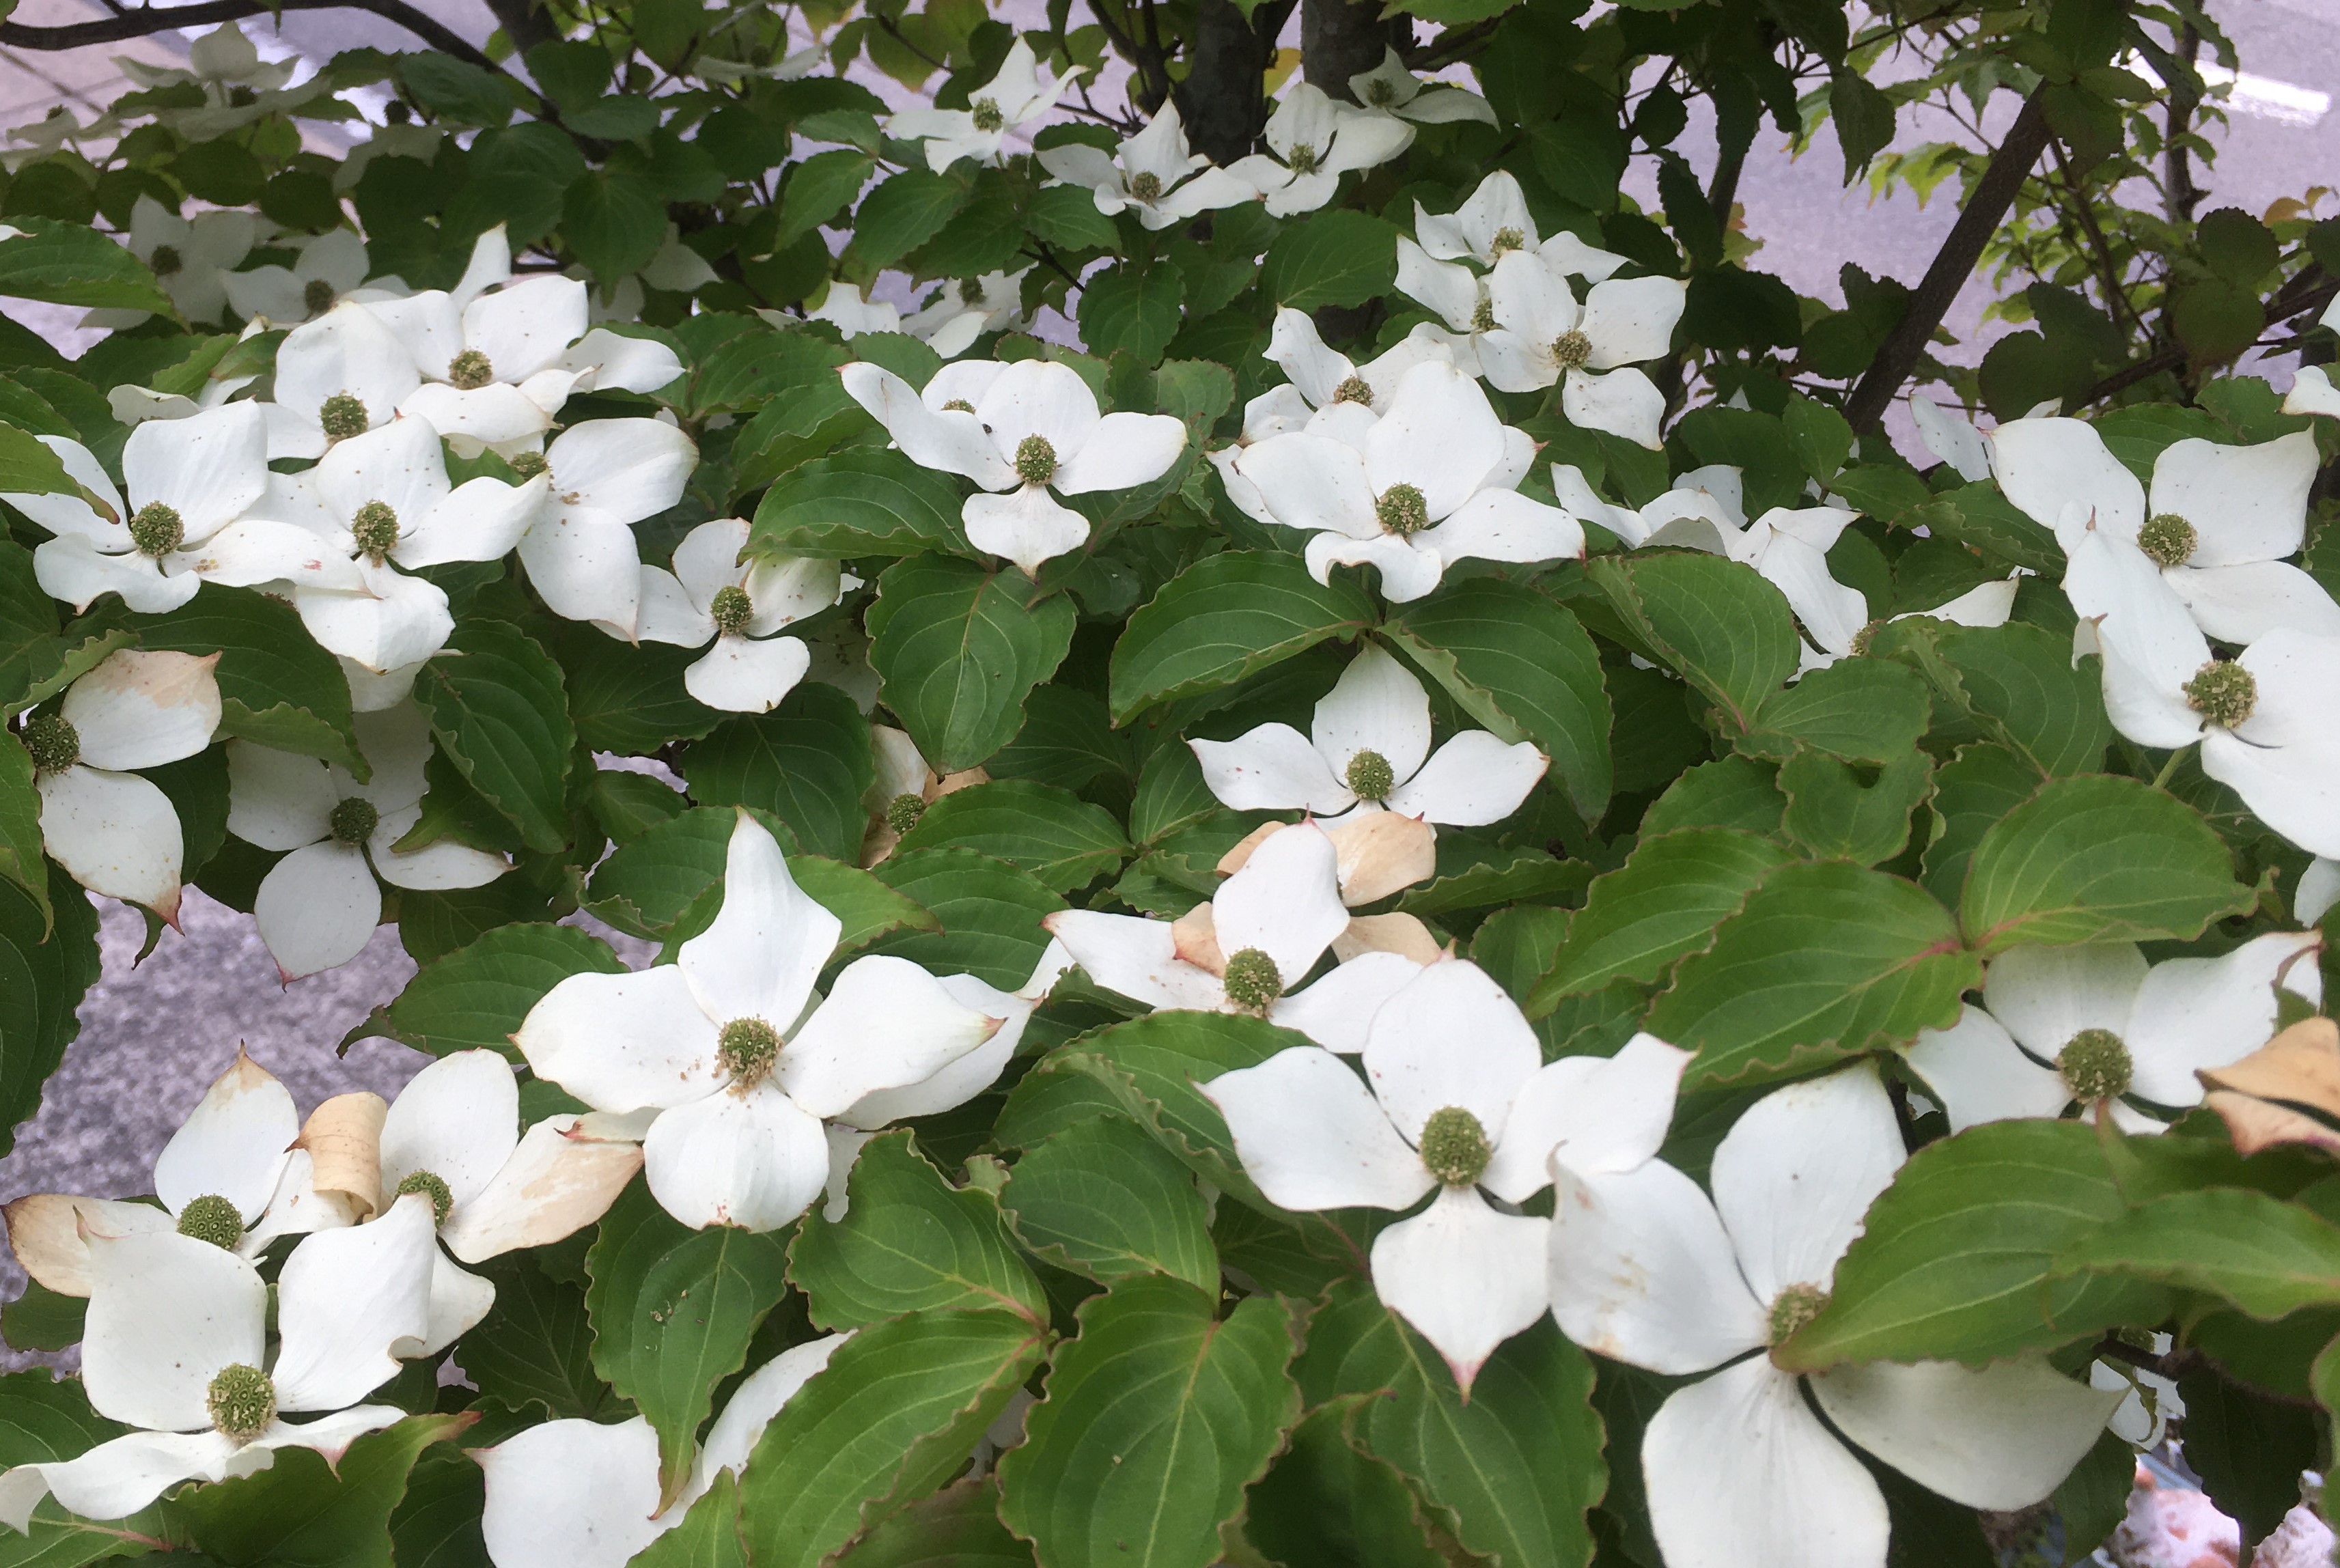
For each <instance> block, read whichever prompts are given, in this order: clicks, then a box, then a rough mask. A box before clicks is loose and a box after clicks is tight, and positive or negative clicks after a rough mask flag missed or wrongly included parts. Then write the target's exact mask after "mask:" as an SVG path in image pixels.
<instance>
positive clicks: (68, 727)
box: [22, 649, 221, 926]
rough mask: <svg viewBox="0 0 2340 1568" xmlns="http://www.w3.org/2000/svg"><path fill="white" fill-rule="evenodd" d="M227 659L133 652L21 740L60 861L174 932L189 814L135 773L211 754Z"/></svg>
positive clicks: (46, 836) (84, 682)
mask: <svg viewBox="0 0 2340 1568" xmlns="http://www.w3.org/2000/svg"><path fill="white" fill-rule="evenodd" d="M219 659H220V656H219V655H218V654H216V653H212V654H206V655H204V656H203V658H201V659H198V658H196V657H195V656H194V655H193V654H189V653H148V652H141V651H138V650H133V649H124V650H122V651H120V652H118V653H114V654H111V655H109V656H108V657H107V658H106V660H105V661H104V663H103V664H100V665H99V666H98V667H97V668H96V669H94V670H91V671H90V672H89V673H88V674H86V675H84V676H83V677H82V678H81V679H80V680H76V681H74V683H73V685H72V686H71V687H69V688H68V689H67V690H66V691H65V695H64V701H62V702H60V703H58V704H57V706H56V708H55V710H54V711H50V712H45V713H37V714H35V715H34V716H33V717H32V718H31V719H28V720H26V722H25V729H24V732H23V736H22V739H23V741H24V747H25V752H26V753H27V754H29V756H30V757H31V759H32V764H33V784H34V788H35V789H37V790H38V791H39V792H40V797H41V841H42V847H43V848H44V849H46V850H47V851H48V853H49V858H51V859H53V860H55V861H56V863H57V864H58V865H60V866H63V867H64V868H65V872H66V874H67V875H69V876H71V877H72V878H73V879H74V881H76V882H78V883H80V884H81V885H82V886H83V887H84V888H88V889H89V890H90V891H91V892H93V893H100V894H103V895H104V896H105V897H106V898H122V899H125V900H127V901H128V902H130V903H133V904H138V905H142V906H144V908H148V909H152V910H153V911H154V913H155V914H156V915H157V916H159V917H160V918H163V919H164V920H166V921H168V922H169V923H171V924H172V925H174V926H175V925H177V924H178V923H179V868H180V864H181V857H182V856H183V853H184V851H185V840H184V839H183V837H182V835H181V833H180V830H179V813H178V809H177V808H175V807H174V806H173V805H172V804H171V798H170V797H169V796H167V795H165V794H164V793H163V791H162V789H160V788H158V787H157V786H156V785H154V783H153V782H151V781H150V780H148V779H142V778H140V777H139V776H138V774H137V773H136V772H135V771H134V769H140V768H159V767H162V766H163V765H164V763H167V762H179V761H183V760H184V759H187V758H190V757H193V756H194V755H196V754H197V753H199V752H201V751H202V750H203V749H204V748H205V747H207V746H209V745H210V744H211V742H212V736H213V734H214V733H215V732H216V731H217V730H218V729H219V723H220V714H221V702H220V689H219V680H218V678H217V677H216V676H214V675H213V667H214V666H216V665H217V664H218V663H219Z"/></svg>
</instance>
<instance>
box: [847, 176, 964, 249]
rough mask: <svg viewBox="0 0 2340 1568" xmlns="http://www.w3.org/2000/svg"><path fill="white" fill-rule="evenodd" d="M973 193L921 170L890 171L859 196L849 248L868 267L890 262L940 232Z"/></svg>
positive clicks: (950, 179) (961, 184) (956, 183)
mask: <svg viewBox="0 0 2340 1568" xmlns="http://www.w3.org/2000/svg"><path fill="white" fill-rule="evenodd" d="M970 194H973V187H972V186H970V185H967V184H963V183H962V182H960V181H958V180H955V179H952V178H951V177H950V176H949V175H947V174H934V173H931V172H929V171H927V170H925V169H906V170H904V171H903V172H902V173H900V174H895V175H892V176H890V177H888V178H887V179H886V180H883V181H881V182H879V184H877V188H875V189H874V190H872V191H871V192H870V193H869V194H868V195H866V196H864V197H862V198H861V206H860V208H859V210H858V211H857V212H856V213H854V214H853V246H852V248H853V251H854V253H856V254H857V255H858V256H859V257H860V258H861V259H862V260H863V261H864V262H867V263H868V264H869V265H871V266H873V267H883V266H887V265H890V264H891V263H895V262H897V261H899V260H901V259H902V258H903V257H904V256H907V255H908V254H909V253H911V252H912V251H914V250H917V248H918V247H919V246H920V245H923V244H925V243H927V241H928V240H931V239H933V238H934V237H935V236H936V235H937V234H938V233H942V229H943V225H944V224H945V223H949V222H950V221H951V219H952V218H953V217H954V216H955V215H957V212H958V210H959V209H960V208H961V207H963V206H965V205H966V204H967V197H968V196H969V195H970Z"/></svg>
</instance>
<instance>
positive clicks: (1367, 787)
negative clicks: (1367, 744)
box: [1349, 751, 1397, 801]
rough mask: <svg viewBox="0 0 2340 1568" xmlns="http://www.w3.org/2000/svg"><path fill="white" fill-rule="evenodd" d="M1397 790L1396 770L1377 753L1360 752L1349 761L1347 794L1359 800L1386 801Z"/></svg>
mask: <svg viewBox="0 0 2340 1568" xmlns="http://www.w3.org/2000/svg"><path fill="white" fill-rule="evenodd" d="M1395 788H1397V769H1394V768H1393V767H1391V766H1390V759H1388V758H1386V757H1384V756H1383V755H1382V754H1381V753H1380V752H1378V751H1360V752H1358V753H1357V754H1356V755H1355V756H1354V757H1352V758H1350V759H1349V793H1350V794H1352V795H1354V796H1355V797H1356V798H1357V799H1360V800H1376V801H1378V800H1386V799H1389V792H1390V791H1391V790H1392V789H1395Z"/></svg>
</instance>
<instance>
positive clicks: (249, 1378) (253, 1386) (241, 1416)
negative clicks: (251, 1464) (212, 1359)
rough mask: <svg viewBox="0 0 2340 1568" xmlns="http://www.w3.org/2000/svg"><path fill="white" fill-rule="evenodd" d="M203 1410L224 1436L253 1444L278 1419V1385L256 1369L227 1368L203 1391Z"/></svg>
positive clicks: (214, 1427) (244, 1367)
mask: <svg viewBox="0 0 2340 1568" xmlns="http://www.w3.org/2000/svg"><path fill="white" fill-rule="evenodd" d="M203 1408H204V1409H205V1410H206V1411H208V1412H210V1414H211V1418H212V1427H213V1430H214V1431H216V1432H217V1433H218V1434H220V1435H221V1436H223V1437H224V1438H226V1439H228V1440H229V1441H230V1442H232V1443H249V1442H251V1441H252V1440H253V1438H255V1437H257V1436H259V1435H260V1434H262V1433H263V1432H265V1431H267V1430H268V1424H269V1423H270V1422H272V1421H273V1420H275V1419H276V1384H274V1383H273V1382H271V1381H270V1380H269V1376H268V1374H266V1373H264V1372H263V1371H261V1370H260V1368H258V1367H256V1366H246V1365H243V1364H242V1363H241V1362H239V1363H237V1364H235V1365H232V1366H223V1367H221V1368H220V1369H219V1371H218V1373H217V1374H215V1375H213V1378H212V1382H211V1386H210V1387H209V1388H207V1389H205V1390H204V1391H203Z"/></svg>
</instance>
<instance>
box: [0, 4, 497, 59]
mask: <svg viewBox="0 0 2340 1568" xmlns="http://www.w3.org/2000/svg"><path fill="white" fill-rule="evenodd" d="M283 11H370V12H372V14H373V15H377V16H379V17H381V18H382V20H383V21H385V22H394V23H396V24H397V25H399V26H401V27H403V28H405V29H406V30H407V31H408V32H410V33H411V34H413V35H415V36H416V37H418V38H420V39H421V40H422V41H423V42H424V43H426V44H428V45H431V47H432V48H433V49H436V50H438V51H440V52H441V54H446V55H454V56H455V57H456V58H457V59H459V60H464V61H468V62H469V63H470V64H471V65H477V66H479V67H480V68H481V69H482V70H486V71H493V72H494V73H496V74H498V75H500V76H502V75H508V74H509V73H508V72H506V71H505V70H504V68H503V67H502V66H501V65H497V64H496V63H495V62H494V61H493V60H491V59H489V58H488V57H487V55H484V54H481V52H480V51H479V50H478V49H475V48H473V47H472V46H471V45H470V44H468V43H466V42H464V40H463V39H462V38H461V36H460V35H457V34H456V33H455V32H453V31H452V30H451V29H450V28H449V27H447V26H446V25H444V24H443V23H441V22H440V21H438V20H437V19H436V18H434V17H432V16H431V15H428V14H426V13H424V12H422V11H419V10H417V9H416V8H415V7H413V6H411V5H407V4H406V0H273V4H272V3H270V0H203V4H202V5H174V6H171V7H169V8H167V9H166V8H164V7H161V6H154V5H143V6H140V7H139V8H138V9H136V10H134V11H124V12H121V13H120V14H118V15H113V16H104V17H100V18H99V19H98V20H96V21H94V22H69V23H66V24H65V25H63V26H58V27H35V26H33V25H30V24H27V23H24V22H0V45H13V46H14V47H15V48H19V49H39V50H55V49H79V48H83V47H85V46H87V45H91V44H119V43H121V42H122V41H123V40H124V39H126V38H144V37H147V36H149V35H153V34H156V33H168V32H171V31H173V30H174V29H176V28H181V27H203V26H209V25H213V24H217V23H221V22H240V21H242V20H243V18H244V17H246V16H263V15H276V14H278V13H280V12H283Z"/></svg>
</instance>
